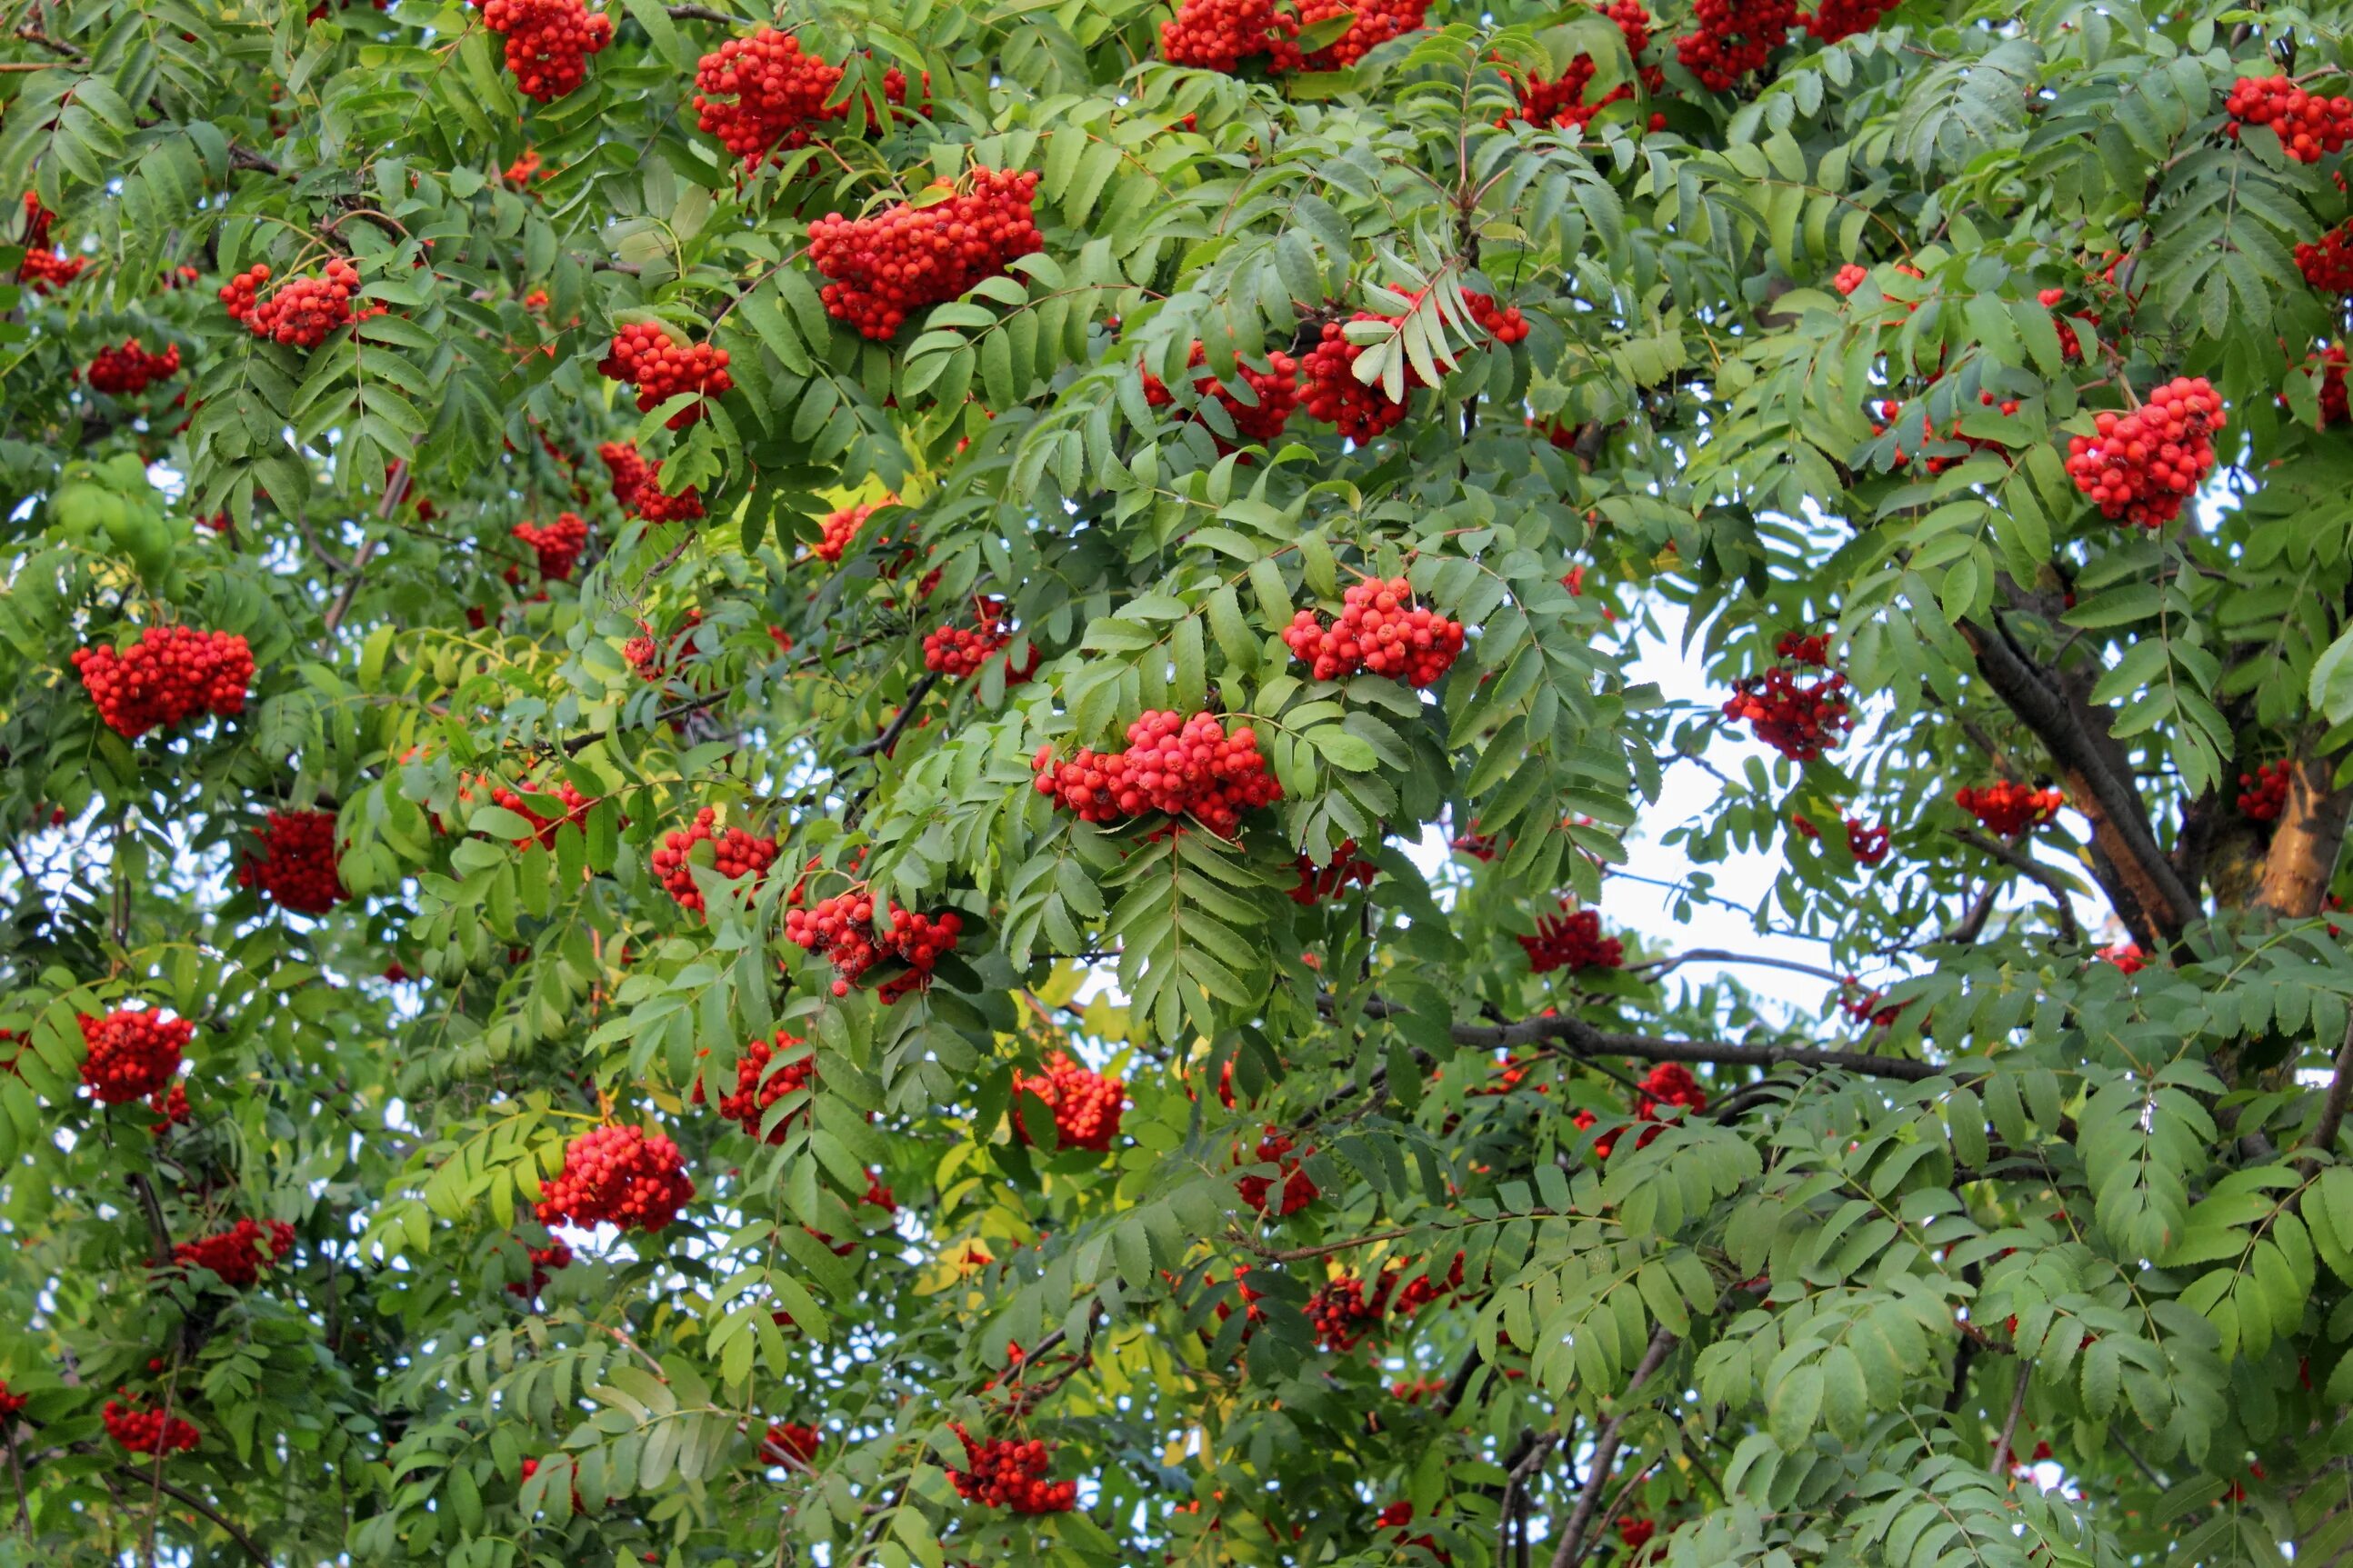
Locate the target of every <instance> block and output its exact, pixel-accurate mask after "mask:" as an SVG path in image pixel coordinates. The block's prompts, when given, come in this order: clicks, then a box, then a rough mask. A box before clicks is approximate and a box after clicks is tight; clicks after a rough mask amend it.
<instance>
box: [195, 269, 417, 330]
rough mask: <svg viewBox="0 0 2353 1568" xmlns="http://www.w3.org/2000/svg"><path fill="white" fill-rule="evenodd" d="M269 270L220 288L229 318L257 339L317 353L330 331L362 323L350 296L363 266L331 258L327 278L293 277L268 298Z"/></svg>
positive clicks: (253, 271)
mask: <svg viewBox="0 0 2353 1568" xmlns="http://www.w3.org/2000/svg"><path fill="white" fill-rule="evenodd" d="M269 276H270V274H269V266H268V264H267V263H263V264H259V265H256V266H253V267H249V268H247V269H246V270H244V271H243V272H240V273H238V274H237V276H236V277H234V278H232V279H229V280H228V281H227V283H224V284H222V285H221V289H220V300H221V303H222V304H223V305H224V306H226V307H227V310H228V315H229V320H231V321H237V322H239V323H241V324H243V326H244V327H245V330H246V331H249V332H251V333H252V334H253V335H254V336H255V337H257V338H266V339H269V341H270V342H280V343H289V344H291V345H292V346H293V347H295V348H298V349H315V348H317V347H318V346H319V345H320V344H321V343H322V342H326V341H327V334H328V333H329V332H332V331H335V330H336V329H337V328H338V327H345V326H349V325H350V324H351V323H352V322H353V321H355V320H359V319H361V318H359V317H355V316H354V315H353V313H352V296H353V295H354V294H356V293H358V292H359V288H360V274H359V268H356V267H353V265H352V264H351V263H350V262H348V261H346V260H344V259H343V258H342V257H340V256H337V257H332V258H329V260H328V262H327V267H326V272H325V274H324V275H323V276H322V277H318V278H290V279H287V280H286V281H285V282H284V283H281V284H280V285H279V286H278V288H277V289H275V290H274V291H273V292H272V293H271V294H270V296H269V299H267V300H264V299H262V298H260V293H261V286H262V285H263V284H264V283H267V282H269ZM365 314H367V315H381V314H383V310H382V308H381V307H375V308H372V309H370V310H367V311H366V312H365Z"/></svg>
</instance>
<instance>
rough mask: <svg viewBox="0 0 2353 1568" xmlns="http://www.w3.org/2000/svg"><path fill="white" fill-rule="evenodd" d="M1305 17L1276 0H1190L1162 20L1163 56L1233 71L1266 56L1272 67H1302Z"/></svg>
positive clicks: (1185, 63)
mask: <svg viewBox="0 0 2353 1568" xmlns="http://www.w3.org/2000/svg"><path fill="white" fill-rule="evenodd" d="M1298 36H1299V18H1298V17H1297V16H1294V15H1293V14H1291V13H1290V12H1287V11H1278V10H1276V9H1275V7H1274V0H1184V3H1183V4H1182V5H1178V6H1177V7H1176V17H1175V18H1174V19H1173V20H1170V21H1166V22H1163V23H1161V24H1160V58H1162V59H1164V60H1166V61H1167V62H1168V63H1169V64H1170V65H1172V66H1197V67H1198V68H1201V69H1203V70H1213V71H1222V72H1224V73H1225V74H1226V75H1228V76H1232V75H1233V74H1234V73H1235V72H1236V71H1238V70H1240V68H1241V63H1242V61H1244V60H1247V59H1255V58H1258V57H1259V56H1261V55H1263V56H1265V57H1266V68H1267V69H1268V70H1269V71H1289V70H1297V69H1298V68H1299V65H1300V58H1301V57H1300V53H1299V47H1298V46H1297V45H1296V44H1294V43H1293V41H1292V40H1293V39H1294V38H1296V37H1298Z"/></svg>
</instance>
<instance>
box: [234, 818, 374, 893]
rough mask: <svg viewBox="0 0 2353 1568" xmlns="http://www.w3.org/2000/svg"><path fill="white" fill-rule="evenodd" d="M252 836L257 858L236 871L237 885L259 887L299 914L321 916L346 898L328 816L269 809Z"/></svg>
mask: <svg viewBox="0 0 2353 1568" xmlns="http://www.w3.org/2000/svg"><path fill="white" fill-rule="evenodd" d="M253 836H254V837H256V838H259V840H261V854H260V856H259V858H248V860H247V861H246V863H245V864H244V865H242V866H240V867H239V868H237V885H238V886H239V887H244V888H258V889H260V890H261V892H262V893H263V894H264V895H266V896H267V897H268V898H269V899H270V900H273V901H274V902H276V903H279V904H281V905H283V906H284V907H285V908H287V909H290V910H293V911H294V912H295V913H296V914H300V915H323V914H325V913H326V912H327V911H328V910H332V909H333V908H334V907H335V906H336V905H337V904H340V903H342V902H343V900H345V899H347V898H349V897H351V895H350V894H349V893H348V892H346V891H344V889H343V875H342V873H341V872H339V871H338V870H337V869H336V868H335V814H334V813H333V812H332V811H273V812H271V813H270V814H269V824H268V825H267V826H262V827H257V828H255V829H254V830H253Z"/></svg>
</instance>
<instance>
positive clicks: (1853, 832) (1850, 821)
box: [1789, 814, 1887, 866]
mask: <svg viewBox="0 0 2353 1568" xmlns="http://www.w3.org/2000/svg"><path fill="white" fill-rule="evenodd" d="M1789 826H1792V827H1794V828H1796V829H1797V830H1798V831H1799V833H1802V834H1804V835H1805V836H1806V837H1809V838H1820V837H1821V836H1822V830H1821V829H1820V828H1819V827H1816V826H1814V825H1813V824H1812V823H1811V822H1809V821H1808V820H1807V819H1806V818H1805V817H1803V816H1796V815H1794V814H1793V815H1792V816H1790V818H1789ZM1846 847H1847V849H1848V851H1849V853H1851V854H1852V855H1853V856H1854V858H1855V861H1856V863H1857V864H1858V865H1863V866H1876V865H1878V864H1879V863H1880V862H1881V861H1882V860H1884V859H1886V858H1887V828H1886V827H1885V826H1878V827H1866V826H1863V825H1862V818H1860V817H1854V816H1850V817H1848V818H1847V819H1846Z"/></svg>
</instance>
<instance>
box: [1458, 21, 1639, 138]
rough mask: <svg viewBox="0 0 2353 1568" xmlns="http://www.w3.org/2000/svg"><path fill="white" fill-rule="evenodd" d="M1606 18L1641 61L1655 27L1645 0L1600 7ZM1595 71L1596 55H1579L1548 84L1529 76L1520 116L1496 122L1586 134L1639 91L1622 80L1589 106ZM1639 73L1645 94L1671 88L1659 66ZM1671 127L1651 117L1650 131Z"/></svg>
mask: <svg viewBox="0 0 2353 1568" xmlns="http://www.w3.org/2000/svg"><path fill="white" fill-rule="evenodd" d="M1601 14H1602V15H1603V16H1606V17H1608V18H1609V20H1610V21H1612V22H1615V23H1617V24H1618V31H1619V33H1620V35H1621V36H1622V37H1624V38H1625V40H1626V53H1627V55H1628V57H1629V58H1633V59H1637V60H1639V59H1640V58H1641V54H1642V51H1643V50H1644V49H1646V48H1648V47H1650V45H1651V25H1652V24H1651V14H1650V12H1648V11H1646V10H1644V9H1643V8H1642V0H1610V4H1609V5H1606V6H1604V7H1602V8H1601ZM1595 69H1596V67H1595V64H1594V59H1593V57H1592V56H1591V55H1579V56H1577V58H1575V59H1573V60H1571V61H1569V62H1568V68H1567V69H1566V70H1564V71H1562V72H1561V73H1560V79H1558V80H1557V81H1546V79H1544V78H1543V77H1541V76H1531V77H1529V78H1528V79H1527V80H1525V82H1522V83H1520V84H1519V94H1520V111H1519V113H1517V114H1516V115H1512V114H1507V115H1505V116H1504V117H1503V118H1502V119H1501V120H1499V121H1496V124H1498V125H1503V126H1508V125H1509V124H1511V122H1512V121H1514V120H1522V121H1526V122H1527V123H1528V124H1530V125H1550V126H1556V127H1560V128H1564V129H1574V130H1580V131H1581V130H1583V129H1584V128H1585V127H1586V125H1588V123H1590V122H1591V121H1592V119H1593V117H1594V116H1595V115H1597V114H1599V113H1600V112H1601V111H1602V110H1603V109H1605V108H1607V107H1608V106H1609V105H1610V104H1613V103H1620V102H1623V101H1625V100H1629V99H1631V98H1632V97H1633V96H1634V93H1635V84H1634V83H1633V82H1630V81H1621V82H1620V83H1619V84H1618V85H1617V86H1616V87H1613V88H1611V89H1609V91H1608V92H1606V93H1604V94H1602V95H1601V97H1599V98H1598V99H1596V100H1593V101H1592V102H1590V103H1588V102H1587V101H1586V100H1585V94H1586V89H1588V88H1590V87H1591V86H1592V85H1593V74H1594V71H1595ZM1636 75H1637V76H1638V77H1639V78H1640V79H1641V90H1643V91H1644V92H1647V93H1650V94H1651V95H1653V96H1656V95H1657V94H1658V93H1659V92H1661V91H1662V90H1663V89H1664V88H1665V86H1666V73H1665V72H1663V71H1662V70H1661V69H1660V68H1658V67H1657V66H1640V67H1638V68H1637V69H1636ZM1666 125H1667V117H1666V116H1665V115H1663V114H1653V115H1651V120H1650V126H1651V130H1653V131H1663V130H1665V129H1666Z"/></svg>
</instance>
